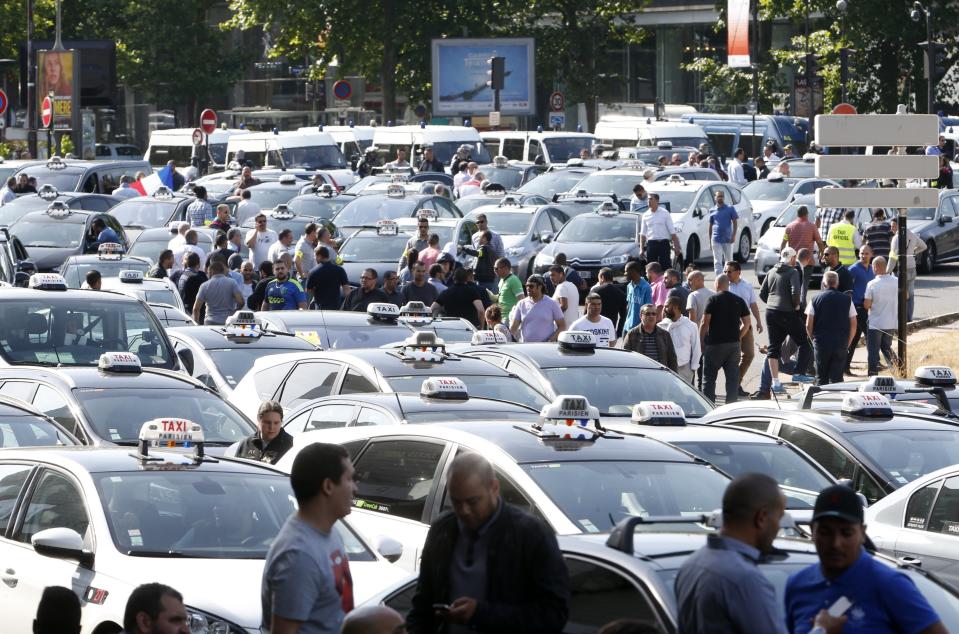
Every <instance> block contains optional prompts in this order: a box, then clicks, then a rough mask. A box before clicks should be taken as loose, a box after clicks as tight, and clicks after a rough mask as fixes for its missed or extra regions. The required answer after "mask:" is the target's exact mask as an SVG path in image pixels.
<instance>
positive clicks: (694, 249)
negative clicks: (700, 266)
mask: <svg viewBox="0 0 959 634" xmlns="http://www.w3.org/2000/svg"><path fill="white" fill-rule="evenodd" d="M684 255H685V256H686V261H687V262H689V263H690V264H694V263H696V262H697V261H699V238H697V237H696V236H692V237H691V238H689V242H688V243H686V253H685V254H684Z"/></svg>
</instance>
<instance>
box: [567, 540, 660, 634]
mask: <svg viewBox="0 0 959 634" xmlns="http://www.w3.org/2000/svg"><path fill="white" fill-rule="evenodd" d="M564 559H565V560H566V569H567V570H568V571H569V594H570V597H569V620H568V621H567V622H566V631H570V632H595V631H597V630H599V629H600V628H602V626H603V625H605V624H606V623H608V622H609V619H610V614H611V613H613V612H615V614H616V618H617V619H637V620H641V621H644V622H653V623H658V621H659V619H658V618H657V611H656V609H655V608H654V607H653V602H652V601H651V600H650V598H649V597H648V596H647V595H646V593H644V592H640V591H639V590H638V589H637V587H636V586H635V585H634V584H633V583H632V582H631V581H630V580H629V579H627V578H626V577H624V576H623V575H622V573H620V572H619V571H614V570H611V569H609V568H607V567H605V566H601V565H599V564H597V563H594V562H592V561H588V560H585V559H581V558H579V557H574V556H569V555H567V556H565V557H564ZM651 631H652V630H651Z"/></svg>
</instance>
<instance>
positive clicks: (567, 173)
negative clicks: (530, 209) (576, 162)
mask: <svg viewBox="0 0 959 634" xmlns="http://www.w3.org/2000/svg"><path fill="white" fill-rule="evenodd" d="M587 175H589V172H585V171H583V170H556V171H555V172H546V173H544V174H540V175H539V176H537V177H536V178H534V179H533V180H531V181H530V182H528V183H526V184H525V185H523V186H522V187H520V188H519V189H517V190H516V191H517V192H518V193H520V194H537V195H539V196H542V197H543V198H546V199H547V200H551V199H552V198H553V195H554V194H563V193H566V192H568V191H570V190H571V189H575V185H576V183H578V182H580V181H581V180H583V177H585V176H587Z"/></svg>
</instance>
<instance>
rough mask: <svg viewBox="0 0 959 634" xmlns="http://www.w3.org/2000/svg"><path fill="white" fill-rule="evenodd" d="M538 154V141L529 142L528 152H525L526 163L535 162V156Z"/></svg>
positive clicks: (531, 140)
mask: <svg viewBox="0 0 959 634" xmlns="http://www.w3.org/2000/svg"><path fill="white" fill-rule="evenodd" d="M538 154H540V149H539V141H536V140H534V139H530V140H529V150H528V151H527V152H526V160H527V161H535V160H536V156H537V155H538Z"/></svg>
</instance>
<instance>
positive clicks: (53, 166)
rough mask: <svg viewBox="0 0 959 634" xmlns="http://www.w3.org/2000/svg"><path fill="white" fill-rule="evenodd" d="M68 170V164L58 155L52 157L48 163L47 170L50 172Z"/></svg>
mask: <svg viewBox="0 0 959 634" xmlns="http://www.w3.org/2000/svg"><path fill="white" fill-rule="evenodd" d="M66 168H67V164H66V163H64V162H63V159H62V158H60V157H59V156H57V155H53V156H51V157H50V160H49V161H47V169H50V170H63V169H66Z"/></svg>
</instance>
